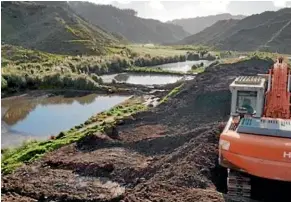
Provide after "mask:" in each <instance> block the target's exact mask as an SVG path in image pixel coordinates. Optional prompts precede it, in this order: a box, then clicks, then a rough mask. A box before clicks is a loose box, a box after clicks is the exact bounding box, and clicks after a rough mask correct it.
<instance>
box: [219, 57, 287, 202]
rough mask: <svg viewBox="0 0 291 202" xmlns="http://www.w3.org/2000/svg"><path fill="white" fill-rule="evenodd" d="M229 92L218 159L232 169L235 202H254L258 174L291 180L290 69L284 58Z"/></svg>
mask: <svg viewBox="0 0 291 202" xmlns="http://www.w3.org/2000/svg"><path fill="white" fill-rule="evenodd" d="M229 89H230V92H231V109H230V118H229V120H228V122H227V123H226V125H225V127H224V128H223V131H222V132H221V134H220V136H219V158H218V161H219V165H220V166H222V167H224V168H226V169H227V180H226V181H227V195H228V196H229V197H231V201H249V200H250V199H251V179H252V176H255V177H259V178H265V179H271V180H277V181H287V182H291V104H290V103H291V100H290V97H291V96H290V95H291V93H290V89H291V75H290V68H289V67H288V64H287V63H286V62H285V61H284V59H283V57H279V58H278V59H277V61H276V62H274V64H273V65H272V66H271V68H270V69H269V71H268V73H267V74H258V75H257V76H239V77H237V78H235V79H234V81H233V82H232V83H231V84H230V86H229Z"/></svg>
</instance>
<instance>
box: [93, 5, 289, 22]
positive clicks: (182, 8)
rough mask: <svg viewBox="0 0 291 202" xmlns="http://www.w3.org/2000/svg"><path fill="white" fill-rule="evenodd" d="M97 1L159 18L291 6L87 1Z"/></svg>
mask: <svg viewBox="0 0 291 202" xmlns="http://www.w3.org/2000/svg"><path fill="white" fill-rule="evenodd" d="M89 1H90V2H94V3H97V4H111V5H113V6H115V7H118V8H122V9H123V8H131V9H134V10H136V11H137V12H138V16H139V17H142V18H152V19H157V20H160V21H163V22H165V21H168V20H173V19H181V18H191V17H198V16H207V15H215V14H220V13H231V14H233V15H252V14H257V13H262V12H264V11H267V10H269V11H275V10H278V9H281V8H283V7H291V1H285V0H274V1H230V0H212V1H211V0H201V1H195V0H192V1H191V0H188V1H186V0H181V1H178V0H176V1H174V0H170V1H169V0H168V1H162V0H148V1H129V0H112V1H111V0H89Z"/></svg>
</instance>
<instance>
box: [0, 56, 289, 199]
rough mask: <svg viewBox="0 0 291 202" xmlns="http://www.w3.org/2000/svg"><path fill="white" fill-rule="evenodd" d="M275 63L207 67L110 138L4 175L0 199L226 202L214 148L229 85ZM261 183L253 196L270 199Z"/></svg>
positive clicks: (99, 137) (90, 140) (93, 139)
mask: <svg viewBox="0 0 291 202" xmlns="http://www.w3.org/2000/svg"><path fill="white" fill-rule="evenodd" d="M272 63H273V62H272V61H265V60H259V59H253V60H249V61H243V62H239V63H236V64H232V65H218V66H212V67H210V68H208V69H207V71H206V72H205V73H203V74H199V75H197V77H196V79H195V80H192V81H186V82H185V85H184V87H183V89H182V91H181V92H180V93H179V94H177V95H176V96H175V97H174V98H171V99H170V100H169V101H168V102H167V103H164V104H161V105H159V106H158V107H156V108H152V109H151V110H150V111H147V112H143V113H138V114H137V115H135V116H133V117H131V118H129V119H127V120H125V121H124V122H122V124H120V125H118V126H117V127H116V128H114V136H112V135H110V134H112V133H111V132H112V131H111V132H109V133H107V134H106V133H104V134H100V133H97V134H91V135H89V136H87V137H85V138H83V139H81V140H80V141H79V142H77V143H74V144H71V145H68V146H65V147H63V148H60V149H58V150H56V151H54V152H51V153H48V154H47V155H46V156H45V157H44V158H42V159H41V160H40V161H37V162H35V163H33V164H28V165H26V166H24V167H22V168H20V169H18V170H17V171H16V172H15V173H13V174H10V175H7V176H4V177H3V178H2V184H3V186H2V194H4V201H9V196H10V195H11V193H13V194H18V195H17V197H19V196H23V198H25V197H32V198H36V199H42V200H43V199H45V200H47V199H51V200H54V201H124V202H142V201H145V202H149V201H226V196H225V195H224V194H222V193H225V191H226V187H225V185H226V182H225V177H226V172H225V170H224V169H222V168H221V167H219V166H218V163H217V158H218V151H217V148H218V145H217V143H218V138H219V133H220V130H221V127H220V124H219V123H220V122H224V121H226V120H227V118H228V114H229V106H230V93H229V91H228V85H229V83H230V82H231V81H233V79H234V78H235V77H236V76H239V75H255V74H257V73H266V72H267V69H268V68H269V66H270V65H271V64H272ZM262 184H263V182H261V183H258V185H257V187H256V188H255V192H256V193H253V195H254V196H256V197H257V198H259V199H262V200H264V199H268V197H267V196H266V193H265V192H264V189H263V188H262V187H260V185H262ZM277 189H278V188H277ZM8 193H9V194H8ZM264 194H265V195H264ZM276 194H278V195H279V194H280V193H277V192H276ZM10 198H11V197H10ZM10 201H11V200H10ZM264 201H268V200H264ZM280 201H284V200H280Z"/></svg>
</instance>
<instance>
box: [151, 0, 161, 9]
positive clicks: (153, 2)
mask: <svg viewBox="0 0 291 202" xmlns="http://www.w3.org/2000/svg"><path fill="white" fill-rule="evenodd" d="M149 6H150V7H151V8H153V9H156V10H163V9H164V5H163V4H162V3H161V2H160V1H159V0H151V1H150V2H149Z"/></svg>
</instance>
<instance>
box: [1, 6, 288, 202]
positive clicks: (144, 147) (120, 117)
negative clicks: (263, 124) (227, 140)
mask: <svg viewBox="0 0 291 202" xmlns="http://www.w3.org/2000/svg"><path fill="white" fill-rule="evenodd" d="M1 6H2V13H1V15H2V21H3V22H2V25H1V26H2V33H1V35H2V39H1V42H2V43H1V56H2V57H1V67H2V68H1V129H2V132H1V140H2V142H1V157H2V159H1V168H2V169H1V174H2V181H1V183H2V187H1V200H2V201H5V202H12V201H15V202H16V201H47V202H48V201H68V202H69V201H79V202H81V201H82V202H83V201H96V202H97V201H98V202H113V201H114V202H116V201H120V202H144V201H146V202H154V201H167V202H168V201H169V202H172V201H181V202H184V201H205V202H210V201H221V202H223V201H229V200H231V199H232V197H231V196H229V195H228V194H227V182H226V176H227V172H226V169H225V168H223V167H221V166H220V165H219V163H218V158H219V152H218V148H219V145H218V142H219V136H220V133H221V132H222V129H223V128H222V125H225V123H226V121H227V120H228V118H229V115H230V110H231V109H230V104H231V93H230V91H229V84H230V83H231V82H232V81H233V80H234V79H235V78H236V77H237V76H240V75H243V76H256V75H257V74H266V73H267V72H268V69H269V68H270V67H271V66H272V65H273V63H274V61H275V60H276V59H277V58H278V57H279V56H283V57H284V61H286V62H287V63H288V64H289V65H291V60H290V58H291V52H290V50H289V49H288V47H291V44H290V35H288V34H286V33H287V32H286V31H287V30H288V29H289V27H290V22H289V21H290V19H289V18H288V17H289V15H290V9H289V8H286V9H282V10H279V11H276V12H266V13H261V14H258V15H251V16H241V15H238V16H235V15H230V14H229V15H228V14H221V15H214V16H209V17H205V18H190V19H188V20H185V19H180V20H179V19H177V20H174V21H171V22H165V23H163V22H161V21H158V20H154V19H143V18H141V17H138V16H137V14H136V13H135V11H134V10H131V9H119V8H116V7H113V6H111V5H97V4H94V3H89V2H2V5H1ZM36 19H40V20H36ZM254 19H255V20H254ZM286 19H289V21H288V20H286ZM189 23H190V25H189ZM195 23H197V27H195V29H194V28H193V29H191V28H190V27H189V26H191V25H193V24H195ZM198 25H199V26H198ZM185 26H186V27H187V26H188V28H189V29H185ZM266 29H267V30H268V31H266ZM3 30H4V31H3ZM263 33H264V34H263ZM258 35H259V36H260V37H258ZM256 37H257V38H260V40H259V41H258V40H257V39H256ZM246 38H248V40H245V39H246ZM251 39H253V41H252V40H251ZM254 41H255V42H254ZM262 185H266V187H265V186H262ZM290 189H291V185H290V183H285V182H280V181H275V180H267V179H263V178H259V177H255V176H254V177H253V178H252V195H251V198H252V200H253V201H286V200H285V199H287V201H288V199H289V198H288V193H289V192H288V190H290Z"/></svg>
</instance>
